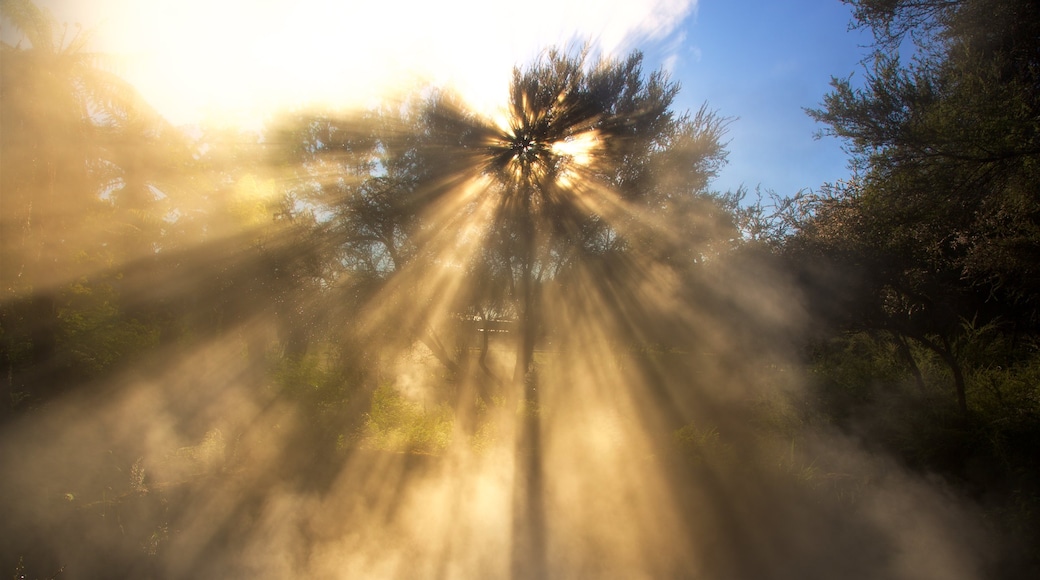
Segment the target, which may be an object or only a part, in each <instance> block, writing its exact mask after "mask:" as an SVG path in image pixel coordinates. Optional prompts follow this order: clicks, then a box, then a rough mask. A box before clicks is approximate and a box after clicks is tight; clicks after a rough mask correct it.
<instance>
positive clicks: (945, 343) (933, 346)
mask: <svg viewBox="0 0 1040 580" xmlns="http://www.w3.org/2000/svg"><path fill="white" fill-rule="evenodd" d="M914 338H915V339H917V341H918V342H920V343H921V344H923V345H925V346H926V347H928V348H929V349H930V350H931V351H932V352H934V353H935V354H937V355H939V358H941V359H943V362H945V363H946V366H948V367H950V372H951V373H952V374H953V388H954V390H955V391H956V392H957V407H958V408H959V409H960V411H961V413H963V414H965V415H967V414H968V398H967V393H966V391H967V389H966V387H965V384H964V371H963V370H962V369H961V364H960V362H959V361H958V360H957V357H956V356H954V354H953V349H952V348H950V341H949V340H948V339H947V338H946V337H945V336H944V337H942V344H938V343H936V342H935V341H933V340H929V339H928V338H925V337H924V336H916V337H914Z"/></svg>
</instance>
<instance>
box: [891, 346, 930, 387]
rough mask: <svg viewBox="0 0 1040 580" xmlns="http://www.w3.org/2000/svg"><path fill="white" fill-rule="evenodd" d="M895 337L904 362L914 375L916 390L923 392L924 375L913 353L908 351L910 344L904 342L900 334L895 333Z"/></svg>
mask: <svg viewBox="0 0 1040 580" xmlns="http://www.w3.org/2000/svg"><path fill="white" fill-rule="evenodd" d="M895 337H896V346H897V347H898V348H899V353H900V354H902V355H903V358H904V359H906V364H907V366H909V367H910V372H911V373H912V374H913V375H914V383H916V384H917V390H918V391H920V392H922V393H923V392H924V391H925V384H924V375H922V374H921V368H920V367H918V366H917V361H916V360H914V353H912V352H910V345H909V344H907V343H906V338H904V337H903V335H902V334H898V333H896V334H895Z"/></svg>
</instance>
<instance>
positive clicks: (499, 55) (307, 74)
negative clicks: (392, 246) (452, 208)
mask: <svg viewBox="0 0 1040 580" xmlns="http://www.w3.org/2000/svg"><path fill="white" fill-rule="evenodd" d="M43 4H44V6H46V7H48V8H50V9H51V10H52V12H53V13H54V14H55V16H56V17H57V19H58V21H59V22H62V21H69V22H81V23H82V24H83V25H84V26H85V27H87V28H92V29H94V30H95V33H94V41H95V44H96V45H98V46H97V48H98V49H100V50H103V51H105V52H108V53H113V54H115V55H116V57H117V59H118V61H119V62H120V69H121V71H122V73H123V74H124V76H126V77H127V78H128V79H129V80H130V81H131V82H132V83H134V84H135V85H136V86H137V87H138V88H139V90H140V91H141V92H142V93H143V94H144V96H145V97H146V99H148V100H149V101H150V102H152V103H153V104H154V105H155V106H156V107H157V108H159V109H160V111H161V112H163V113H164V114H165V115H167V116H168V117H170V118H171V119H173V120H174V121H182V122H183V121H192V120H197V118H198V117H199V116H200V115H204V114H205V113H206V112H207V111H209V112H210V113H211V114H218V115H220V116H221V117H224V118H226V116H227V114H228V113H229V112H230V113H234V114H240V115H244V116H255V115H258V114H263V112H265V111H269V110H271V109H272V108H276V107H284V106H291V105H300V104H303V103H314V102H318V103H321V104H336V105H347V106H351V105H365V104H370V103H371V102H372V101H373V100H376V99H379V98H381V97H382V96H384V95H386V94H387V93H388V92H392V91H394V90H398V89H401V88H402V86H404V87H407V86H408V85H409V84H411V83H415V82H427V81H432V82H436V83H451V84H454V85H456V86H457V87H458V88H459V90H460V91H462V92H463V94H465V95H467V96H468V97H469V98H470V99H471V100H473V101H475V102H476V103H477V104H478V105H480V106H485V105H487V103H490V102H494V101H496V100H502V99H504V96H505V91H506V86H507V83H508V80H509V75H510V73H511V69H512V67H513V66H514V65H515V64H517V63H519V62H524V61H526V60H529V59H531V58H533V57H534V56H536V55H537V54H538V52H539V51H541V50H543V49H544V48H545V47H547V46H551V45H559V44H567V43H571V42H582V41H584V40H587V39H591V41H592V42H593V44H594V46H595V47H596V48H598V49H599V50H601V51H602V52H604V53H607V54H611V53H617V52H621V51H627V50H630V49H631V48H633V47H635V46H638V45H639V44H640V43H641V42H645V41H648V40H660V39H662V38H665V37H667V35H669V34H671V33H672V32H673V31H674V30H675V29H676V27H677V26H678V25H679V23H680V22H681V21H682V20H683V18H685V17H686V16H687V15H688V14H690V13H691V12H692V11H694V10H695V9H696V0H645V1H642V2H632V1H625V0H607V1H592V0H564V1H561V0H532V1H530V2H526V3H522V4H504V3H489V2H484V1H481V0H452V1H446V2H412V1H408V0H387V1H381V2H366V3H343V2H331V1H325V0H297V1H293V2H290V1H288V0H272V1H267V2H252V1H245V0H230V1H223V2H213V1H211V0H178V1H167V0H159V1H155V2H148V3H140V2H133V1H131V0H96V1H93V2H90V3H87V2H78V1H67V0H51V1H45V2H43ZM88 4H89V6H88Z"/></svg>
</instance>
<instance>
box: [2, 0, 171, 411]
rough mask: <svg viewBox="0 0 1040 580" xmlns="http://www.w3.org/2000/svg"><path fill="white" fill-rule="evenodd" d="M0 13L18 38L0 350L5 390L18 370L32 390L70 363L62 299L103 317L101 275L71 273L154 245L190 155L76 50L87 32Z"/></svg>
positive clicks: (132, 95)
mask: <svg viewBox="0 0 1040 580" xmlns="http://www.w3.org/2000/svg"><path fill="white" fill-rule="evenodd" d="M0 15H2V17H3V19H4V20H5V21H6V22H7V23H9V24H11V25H12V26H13V29H14V30H15V34H18V35H20V38H19V40H18V41H17V42H16V43H14V44H11V43H8V42H6V40H5V41H4V42H3V43H0V51H2V57H3V63H4V66H3V68H2V77H3V78H2V82H0V125H2V127H3V131H2V134H0V150H2V155H0V189H2V191H3V194H2V195H0V287H2V289H0V325H2V329H3V342H2V343H0V344H2V347H0V352H2V355H0V356H2V358H4V359H6V360H5V361H4V362H5V363H6V365H7V380H6V381H5V383H4V386H5V389H6V390H9V391H11V392H10V394H11V395H12V396H14V390H16V387H17V388H18V389H20V388H22V387H25V384H23V383H25V382H26V381H28V380H29V379H28V378H27V374H33V373H37V375H36V376H37V379H34V380H33V382H35V384H36V385H37V386H40V387H41V388H44V387H46V388H51V387H53V386H54V385H56V384H58V383H60V382H61V381H59V380H58V379H57V378H56V377H53V376H50V377H48V376H46V373H47V372H51V371H53V370H55V369H56V368H57V367H62V366H68V365H69V364H70V363H69V360H68V359H69V356H67V355H69V354H70V353H68V352H65V353H64V354H62V353H59V352H58V351H59V342H60V340H61V339H62V336H63V335H62V333H63V332H64V333H65V338H68V334H69V332H71V330H70V329H69V328H67V327H66V328H64V329H63V327H62V320H61V318H62V312H63V311H66V312H72V311H76V310H77V309H76V307H70V306H69V305H68V304H67V303H68V302H69V301H70V300H72V301H79V302H82V300H83V298H84V295H85V293H86V294H89V293H91V292H94V291H97V294H96V295H95V298H97V300H96V302H97V303H98V305H99V308H101V311H104V312H107V313H108V314H105V315H104V316H101V318H99V319H98V320H101V319H104V320H106V321H108V322H106V324H108V323H112V324H115V322H113V319H114V318H115V317H118V316H117V313H116V310H111V309H110V308H109V306H111V305H109V304H108V303H107V302H106V301H107V300H108V299H110V298H114V297H115V296H117V295H118V293H116V294H115V295H112V294H111V293H110V292H111V291H112V287H111V285H110V284H109V282H111V281H110V280H109V281H101V280H93V281H90V282H84V280H83V278H84V277H86V276H88V275H93V274H97V273H98V272H105V271H111V270H112V269H113V268H114V266H115V265H116V264H118V263H122V262H125V261H127V260H129V259H133V258H137V257H140V256H142V255H143V256H145V257H147V256H149V255H151V254H154V252H155V251H156V250H157V249H158V248H159V247H160V246H161V240H162V238H163V236H164V232H163V228H162V224H163V218H164V217H166V212H167V211H168V210H169V204H170V193H171V190H170V188H169V187H168V186H169V185H171V184H173V183H175V182H177V181H179V180H180V170H181V168H182V167H183V163H184V162H185V160H186V159H190V157H189V156H188V155H187V154H186V151H185V149H184V148H183V147H180V145H181V142H180V140H179V139H178V135H177V134H176V132H175V131H173V130H172V128H170V127H168V126H167V125H166V124H165V123H164V122H162V121H161V119H160V118H159V116H158V115H157V114H155V113H154V111H152V110H151V109H150V107H148V105H147V104H145V103H144V102H143V101H142V100H141V98H140V97H139V95H138V94H137V92H136V91H135V90H134V89H133V88H132V87H130V86H129V85H128V84H127V83H126V82H124V81H123V80H122V79H120V78H119V77H118V76H116V75H114V74H112V73H111V72H110V71H108V70H107V69H106V68H105V67H104V66H103V62H102V60H101V58H100V57H99V56H98V55H96V54H93V53H91V52H88V51H87V43H88V39H89V37H88V35H86V34H84V33H83V32H82V31H79V30H77V31H71V30H69V27H68V26H65V27H63V28H59V27H58V26H57V24H56V23H55V22H54V19H53V17H52V16H51V15H50V14H49V13H47V12H46V11H44V10H41V9H40V8H38V7H37V6H35V5H34V4H32V3H31V2H28V1H25V0H4V2H3V4H2V5H0ZM26 44H27V46H26ZM160 188H161V189H165V192H161V191H160ZM164 206H165V207H164ZM94 283H96V285H97V287H96V288H92V284H94ZM70 284H72V285H75V286H77V287H78V288H79V290H76V291H75V292H73V291H72V290H71V289H70V286H69V285H70ZM102 286H104V288H102ZM70 292H73V294H76V295H77V296H78V298H76V299H72V298H70ZM101 296H104V298H101ZM63 301H64V302H63ZM70 309H71V310H70ZM99 312H100V311H99ZM95 314H97V313H95ZM99 316H100V315H99ZM68 318H69V317H66V319H68ZM87 319H90V317H89V316H88V317H87ZM125 322H127V324H129V325H130V326H134V325H135V324H136V321H125ZM66 326H67V325H66ZM81 330H82V329H81ZM123 330H127V331H128V332H129V330H128V328H123ZM131 334H133V333H132V332H131ZM87 342H90V341H89V340H88V341H87ZM125 342H132V340H128V341H125ZM59 355H60V356H59ZM111 355H113V353H106V356H102V357H100V358H101V359H105V360H111V358H112V356H111ZM73 358H75V357H73ZM59 359H64V360H63V361H59ZM73 366H74V365H73ZM88 366H89V365H88ZM40 373H42V374H40ZM23 375H26V376H23ZM16 383H17V384H16ZM5 398H7V397H5ZM6 404H7V401H5V407H6Z"/></svg>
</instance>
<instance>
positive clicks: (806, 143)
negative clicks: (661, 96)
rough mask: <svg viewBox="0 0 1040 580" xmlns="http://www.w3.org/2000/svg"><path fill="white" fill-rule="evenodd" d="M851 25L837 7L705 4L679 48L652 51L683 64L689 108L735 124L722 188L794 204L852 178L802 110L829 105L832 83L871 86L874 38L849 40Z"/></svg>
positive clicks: (688, 22)
mask: <svg viewBox="0 0 1040 580" xmlns="http://www.w3.org/2000/svg"><path fill="white" fill-rule="evenodd" d="M850 20H851V11H850V9H849V8H848V7H847V6H845V5H844V4H842V3H841V2H839V1H838V0H785V1H768V2H767V1H756V0H701V2H700V3H699V6H698V9H697V11H696V14H691V15H690V16H688V17H687V18H685V19H684V20H683V22H682V24H681V25H680V26H679V27H678V28H677V30H676V32H675V36H674V37H673V38H672V39H671V44H668V42H667V41H666V42H663V43H653V44H652V45H648V46H647V47H646V49H645V50H646V52H647V56H648V57H652V59H653V60H654V62H664V61H665V60H667V58H668V57H669V55H673V54H674V55H675V56H676V58H675V63H674V65H673V69H672V76H673V78H674V79H676V80H678V81H679V82H681V84H682V92H681V93H680V95H679V105H680V107H682V108H686V109H696V108H698V107H699V106H700V105H701V103H704V102H707V103H708V106H709V107H710V108H711V109H714V110H716V111H718V112H719V113H720V114H722V115H723V116H727V117H735V119H734V120H733V122H732V123H731V125H730V126H729V133H728V138H729V147H728V149H729V151H730V153H729V164H728V166H727V167H726V168H725V169H724V170H723V171H722V173H721V174H720V176H719V178H718V179H717V180H716V182H715V187H716V188H717V189H719V190H723V191H725V190H733V189H736V188H737V187H739V186H741V185H744V186H746V187H748V188H749V189H752V190H753V189H754V188H755V187H756V186H761V187H762V188H763V189H772V190H775V191H776V192H777V193H779V194H781V195H793V194H794V193H796V192H797V191H798V190H799V189H802V188H813V189H815V188H817V187H819V185H820V184H822V183H824V182H832V181H835V180H837V179H841V178H843V177H847V175H848V170H847V168H846V156H845V154H844V152H843V151H842V150H841V144H840V142H839V141H838V140H837V139H834V138H831V137H824V138H823V139H819V140H817V139H814V138H813V135H814V133H815V132H817V131H819V130H820V129H821V128H822V127H821V126H820V125H819V124H817V123H815V122H814V121H813V120H812V119H811V118H809V117H808V116H807V115H806V114H805V113H804V111H803V109H804V108H805V107H816V106H818V105H819V104H820V103H821V102H822V100H823V97H824V95H825V94H826V93H827V91H828V90H829V83H830V79H831V77H832V76H837V77H846V76H848V75H850V74H853V73H855V76H856V77H859V78H862V77H863V67H862V65H861V64H860V62H861V61H862V60H863V57H864V56H865V54H866V50H865V49H864V48H863V47H864V46H865V45H866V44H868V43H869V40H870V37H869V34H866V33H863V32H860V31H853V32H849V31H848V24H849V22H850ZM680 40H681V42H679V41H680Z"/></svg>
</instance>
